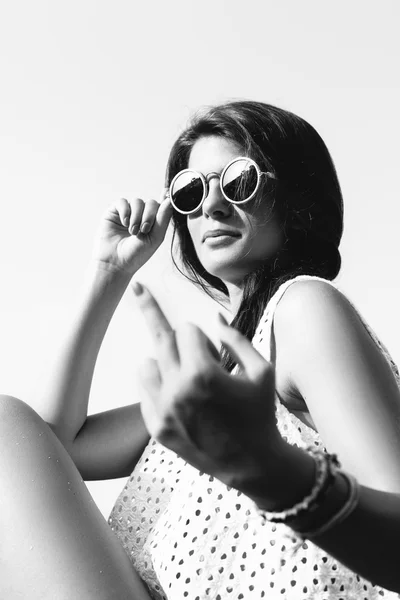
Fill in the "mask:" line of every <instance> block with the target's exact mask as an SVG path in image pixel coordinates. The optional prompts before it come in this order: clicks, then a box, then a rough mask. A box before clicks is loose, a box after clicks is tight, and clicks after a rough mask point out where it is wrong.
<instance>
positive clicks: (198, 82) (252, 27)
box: [0, 0, 400, 515]
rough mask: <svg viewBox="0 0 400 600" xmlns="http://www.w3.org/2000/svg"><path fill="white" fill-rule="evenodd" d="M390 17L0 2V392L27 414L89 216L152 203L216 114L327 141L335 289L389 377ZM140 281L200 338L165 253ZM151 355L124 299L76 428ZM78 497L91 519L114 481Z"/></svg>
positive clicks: (394, 132)
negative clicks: (334, 204) (288, 122)
mask: <svg viewBox="0 0 400 600" xmlns="http://www.w3.org/2000/svg"><path fill="white" fill-rule="evenodd" d="M399 13H400V9H399V4H398V2H396V0H393V1H390V0H381V2H380V3H379V4H378V3H377V2H371V1H362V0H354V1H351V0H345V1H344V0H340V1H337V0H336V1H335V2H328V1H325V2H324V1H322V2H321V0H302V1H301V2H298V1H296V0H286V1H284V0H276V1H275V2H272V1H269V2H268V1H265V0H263V1H261V0H260V1H255V0H247V1H246V2H241V1H239V0H230V1H229V2H228V1H226V2H223V1H221V0H202V2H190V1H188V0H170V1H169V2H162V1H161V0H159V1H152V2H151V1H147V2H137V1H134V0H132V1H131V2H128V1H123V0H113V1H112V2H111V1H110V2H105V1H104V0H98V1H95V0H91V1H90V0H79V2H78V1H77V0H70V1H69V2H54V1H50V0H48V1H43V0H36V1H35V2H29V1H28V0H25V1H18V0H14V1H13V2H3V3H2V5H1V8H0V165H1V174H0V277H1V295H0V365H1V371H0V391H1V392H3V393H8V394H13V395H16V396H19V397H21V398H23V399H25V400H26V401H28V402H29V403H30V404H32V405H33V406H35V407H38V406H39V405H40V398H41V389H42V388H43V381H45V378H46V377H48V376H49V370H50V369H51V364H52V360H53V357H54V354H55V352H56V348H57V344H58V343H59V341H60V340H61V338H62V332H63V328H65V325H66V323H67V321H68V317H69V316H70V315H71V313H72V310H73V306H74V303H75V302H76V299H77V298H78V297H79V292H80V289H81V286H82V282H83V280H84V273H85V269H86V265H87V264H88V261H89V259H90V254H91V247H92V241H93V239H94V235H95V232H96V229H97V226H98V223H99V219H100V216H101V214H102V212H103V210H104V208H105V207H106V206H107V205H108V204H109V203H110V202H111V201H112V200H114V199H116V198H118V197H119V196H126V197H129V196H141V197H144V198H147V197H151V196H152V197H156V198H157V197H158V196H159V192H160V189H161V188H162V185H163V178H164V168H165V163H166V159H167V156H168V153H169V149H170V147H171V144H172V143H173V141H174V139H175V137H176V136H177V134H178V133H179V132H180V130H181V128H182V127H183V126H184V125H185V122H186V119H187V118H188V117H189V115H190V114H191V113H192V112H193V111H194V110H195V109H196V108H197V107H199V106H201V105H204V104H212V103H215V102H220V101H225V100H228V99H243V98H247V99H255V100H261V101H265V102H269V103H272V104H277V105H279V106H281V107H283V108H287V109H289V110H292V111H293V112H296V113H298V114H299V115H301V116H302V117H304V118H305V119H307V120H308V121H310V122H311V123H312V124H313V125H314V126H315V127H316V128H317V130H318V131H319V132H320V134H321V135H322V137H323V138H324V139H325V141H326V143H327V145H328V148H329V149H330V151H331V153H332V156H333V158H334V161H335V164H336V167H337V169H338V173H339V178H340V181H341V184H342V188H343V193H344V199H345V211H346V214H345V235H344V239H343V243H342V247H341V250H342V256H343V269H342V273H341V275H340V277H339V279H338V283H339V286H340V287H341V289H342V290H344V291H345V292H346V293H347V294H348V296H349V297H350V298H351V299H352V300H353V301H354V302H355V304H356V305H357V306H358V307H359V309H360V310H361V312H362V313H363V314H364V316H365V317H366V318H367V319H368V320H369V322H370V323H371V324H372V326H373V327H374V329H375V330H376V331H377V333H378V335H380V337H381V338H382V339H383V341H384V342H385V343H386V345H387V346H388V347H389V349H390V350H391V352H392V354H393V356H394V358H395V359H397V360H398V361H399V360H400V325H399V318H398V316H399V313H398V306H399V301H400V283H399V277H398V258H397V257H398V256H399V248H400V239H399V224H400V219H399V217H400V210H399V202H400V198H399V186H398V180H399V175H400V170H399V160H400V152H399V143H398V141H399V139H400V117H399V106H400V83H399V72H400V69H399V53H400V42H399V35H398V23H399V16H400V14H399ZM139 278H140V279H141V280H142V281H144V282H146V283H147V284H148V285H149V287H150V288H151V289H152V290H153V291H154V293H155V294H156V296H157V298H158V299H159V301H160V303H161V304H162V306H163V307H164V308H165V310H166V312H167V314H168V315H169V317H170V318H171V320H172V321H173V323H176V322H177V321H179V320H181V319H189V320H192V321H194V322H196V323H200V324H201V325H203V327H204V328H205V330H206V332H207V333H209V334H210V335H211V336H212V335H213V318H215V317H214V315H215V312H216V307H215V306H214V305H213V304H212V302H210V301H209V300H208V299H207V298H204V297H202V296H201V294H200V293H199V292H196V291H194V290H193V289H192V288H191V287H190V285H188V284H187V283H186V282H185V281H184V280H183V278H182V277H180V276H178V275H177V274H176V273H175V271H174V270H173V268H172V266H171V263H170V259H169V246H168V244H167V245H164V246H163V247H162V249H161V250H160V251H159V252H158V253H157V254H156V256H155V257H154V258H153V259H152V261H151V262H150V263H149V265H148V266H146V267H145V268H144V269H143V272H142V273H140V277H139ZM149 351H150V349H149V343H148V338H147V332H146V331H145V329H144V328H143V327H142V325H141V322H140V319H139V318H138V315H137V313H136V312H135V308H134V303H133V301H132V298H131V296H130V295H129V294H128V295H127V296H126V297H125V298H124V300H123V302H122V304H121V306H120V308H119V310H118V312H117V314H116V316H115V319H114V321H113V322H112V325H111V327H110V330H109V332H108V334H107V337H106V340H105V342H104V345H103V348H102V351H101V355H100V357H99V362H98V368H97V370H96V374H95V381H94V385H93V390H92V396H91V402H90V412H98V411H101V410H105V409H108V408H111V407H115V406H119V405H124V404H128V403H130V402H135V401H137V400H138V390H137V388H136V372H137V366H138V364H139V361H140V359H141V357H142V356H143V355H144V354H145V353H146V352H149ZM350 400H351V399H349V401H350ZM89 486H90V489H91V491H92V493H93V495H94V497H95V500H96V501H97V502H98V504H99V506H100V508H101V510H102V511H103V513H104V514H105V515H107V514H108V512H109V510H110V508H111V507H112V504H113V501H114V498H115V497H116V494H117V493H118V491H119V490H120V488H122V486H123V481H121V480H119V481H112V482H101V483H97V482H94V483H90V484H89Z"/></svg>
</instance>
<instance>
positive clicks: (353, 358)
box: [274, 281, 400, 493]
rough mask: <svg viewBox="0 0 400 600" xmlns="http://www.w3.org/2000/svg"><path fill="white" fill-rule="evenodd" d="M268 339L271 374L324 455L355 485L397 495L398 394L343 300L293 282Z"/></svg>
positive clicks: (314, 284)
mask: <svg viewBox="0 0 400 600" xmlns="http://www.w3.org/2000/svg"><path fill="white" fill-rule="evenodd" d="M274 332H275V340H276V354H277V369H278V368H280V369H283V370H284V371H285V373H286V375H287V377H288V379H289V381H290V385H291V387H292V389H294V390H295V393H296V394H297V395H299V396H301V397H302V398H303V399H304V401H305V403H306V404H307V407H308V410H309V412H310V414H311V417H312V419H313V421H314V423H315V426H316V428H317V430H318V432H319V434H320V436H321V439H322V441H323V443H324V445H325V447H326V448H327V449H328V451H330V452H334V453H336V454H337V455H338V456H339V459H340V461H341V463H342V465H343V468H344V469H345V470H347V471H348V472H350V473H352V474H353V475H355V477H356V478H357V479H358V481H359V482H360V483H361V484H363V485H365V486H368V487H371V488H376V489H380V490H382V491H388V492H393V493H400V460H399V459H400V392H399V388H398V386H397V382H396V379H395V376H394V374H393V372H392V370H391V368H390V366H389V364H388V362H387V360H386V359H385V357H384V356H383V354H382V352H381V351H380V350H379V348H378V347H377V345H376V343H375V342H374V341H373V340H372V338H371V336H370V335H369V333H368V332H367V330H366V328H365V327H364V325H363V324H362V322H361V320H360V318H359V316H358V314H357V313H356V312H355V310H354V308H353V307H352V306H351V304H350V303H349V302H348V300H347V299H346V298H345V297H344V296H343V295H342V294H341V293H340V292H338V291H337V290H336V289H335V288H333V287H332V286H331V285H329V284H327V283H324V282H319V281H305V282H297V283H295V284H294V285H292V286H291V287H290V288H288V290H287V292H286V294H285V295H284V296H283V298H282V300H281V302H280V304H279V305H278V307H277V310H276V313H275V321H274ZM279 356H280V358H278V357H279ZM279 363H280V364H279ZM278 364H279V367H278Z"/></svg>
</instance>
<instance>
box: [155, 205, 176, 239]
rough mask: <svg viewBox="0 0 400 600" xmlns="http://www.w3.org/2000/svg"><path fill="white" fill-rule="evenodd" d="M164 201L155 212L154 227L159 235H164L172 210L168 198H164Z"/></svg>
mask: <svg viewBox="0 0 400 600" xmlns="http://www.w3.org/2000/svg"><path fill="white" fill-rule="evenodd" d="M164 198H165V199H164V200H163V201H162V202H161V204H160V208H159V209H158V211H157V215H156V221H155V224H154V225H155V227H156V228H157V231H158V232H159V233H160V234H161V235H165V233H166V231H167V227H168V224H169V222H170V220H171V217H172V212H173V208H172V205H171V200H170V199H169V196H164Z"/></svg>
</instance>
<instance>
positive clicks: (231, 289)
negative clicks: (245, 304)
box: [224, 281, 243, 319]
mask: <svg viewBox="0 0 400 600" xmlns="http://www.w3.org/2000/svg"><path fill="white" fill-rule="evenodd" d="M224 283H225V285H226V287H227V288H228V293H229V304H230V311H231V315H232V319H233V318H234V317H235V315H236V314H237V312H238V310H239V306H240V303H241V301H242V296H243V284H242V283H239V284H236V283H229V282H227V281H225V282H224Z"/></svg>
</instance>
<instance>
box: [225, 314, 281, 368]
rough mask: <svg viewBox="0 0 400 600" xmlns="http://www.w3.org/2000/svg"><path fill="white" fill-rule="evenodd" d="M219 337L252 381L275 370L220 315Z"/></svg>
mask: <svg viewBox="0 0 400 600" xmlns="http://www.w3.org/2000/svg"><path fill="white" fill-rule="evenodd" d="M219 317H220V319H219V324H220V328H219V337H220V340H221V343H222V344H223V345H224V346H225V348H226V349H227V350H228V351H229V353H230V354H231V355H232V357H233V358H234V359H235V360H236V361H237V363H238V364H239V365H240V366H241V368H242V369H243V370H244V372H245V373H246V375H247V376H248V377H249V378H250V379H258V378H259V377H260V376H264V375H265V374H266V372H269V371H270V370H272V371H273V370H274V369H273V365H272V364H271V363H269V362H268V361H266V360H265V358H263V357H262V356H261V354H260V353H259V352H257V350H256V349H255V348H254V347H253V346H252V344H251V342H250V341H249V340H248V339H247V338H246V337H244V335H242V334H241V333H240V332H239V331H238V330H237V329H235V328H234V327H230V326H229V325H228V323H227V322H226V321H225V319H224V318H223V317H222V316H221V315H219Z"/></svg>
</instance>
